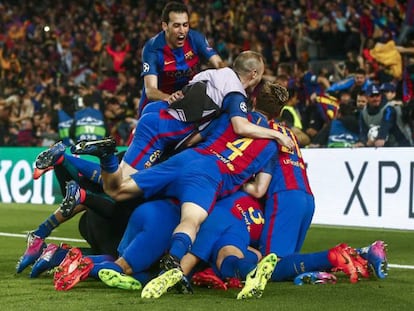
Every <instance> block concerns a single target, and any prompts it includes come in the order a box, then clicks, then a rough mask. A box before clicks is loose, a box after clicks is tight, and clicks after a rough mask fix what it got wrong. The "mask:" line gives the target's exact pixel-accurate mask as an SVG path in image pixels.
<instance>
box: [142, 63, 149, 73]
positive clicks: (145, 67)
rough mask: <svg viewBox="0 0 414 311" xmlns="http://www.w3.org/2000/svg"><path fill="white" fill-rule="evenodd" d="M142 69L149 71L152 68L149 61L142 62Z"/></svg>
mask: <svg viewBox="0 0 414 311" xmlns="http://www.w3.org/2000/svg"><path fill="white" fill-rule="evenodd" d="M142 70H143V71H144V72H148V71H149V70H150V65H149V64H148V63H144V64H142Z"/></svg>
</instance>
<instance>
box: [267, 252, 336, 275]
mask: <svg viewBox="0 0 414 311" xmlns="http://www.w3.org/2000/svg"><path fill="white" fill-rule="evenodd" d="M331 268H332V264H331V263H330V262H329V260H328V251H323V252H318V253H310V254H292V255H288V256H286V257H283V258H281V259H280V261H279V262H278V263H277V265H276V268H275V271H274V272H273V274H272V281H290V280H293V279H294V278H295V277H296V276H297V275H299V274H301V273H304V272H311V271H327V270H330V269H331Z"/></svg>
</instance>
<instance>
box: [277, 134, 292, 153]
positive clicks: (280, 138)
mask: <svg viewBox="0 0 414 311" xmlns="http://www.w3.org/2000/svg"><path fill="white" fill-rule="evenodd" d="M277 133H278V134H279V135H277V137H276V141H277V142H278V143H279V144H280V145H282V146H284V147H286V148H288V149H289V150H292V149H293V148H294V147H295V142H294V141H293V140H292V139H291V138H290V137H289V136H287V135H283V134H282V133H280V132H277Z"/></svg>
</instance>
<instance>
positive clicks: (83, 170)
mask: <svg viewBox="0 0 414 311" xmlns="http://www.w3.org/2000/svg"><path fill="white" fill-rule="evenodd" d="M64 165H65V167H66V169H67V170H68V171H69V173H70V175H71V176H72V177H73V179H74V180H76V181H79V174H81V175H82V176H84V177H85V178H86V179H88V180H90V181H93V182H95V183H98V184H102V178H101V166H100V164H99V163H96V162H91V161H87V160H85V159H81V158H78V157H73V156H66V157H65V162H64Z"/></svg>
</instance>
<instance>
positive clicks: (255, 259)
mask: <svg viewBox="0 0 414 311" xmlns="http://www.w3.org/2000/svg"><path fill="white" fill-rule="evenodd" d="M244 258H245V259H246V260H247V261H250V262H252V263H254V264H255V265H256V264H257V262H258V261H259V258H258V257H257V254H256V253H255V252H253V251H251V250H249V249H248V250H247V252H244Z"/></svg>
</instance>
